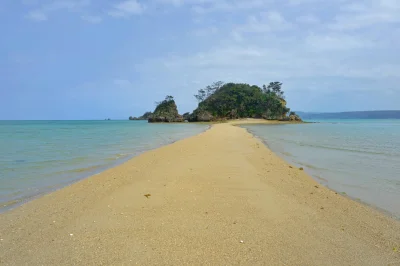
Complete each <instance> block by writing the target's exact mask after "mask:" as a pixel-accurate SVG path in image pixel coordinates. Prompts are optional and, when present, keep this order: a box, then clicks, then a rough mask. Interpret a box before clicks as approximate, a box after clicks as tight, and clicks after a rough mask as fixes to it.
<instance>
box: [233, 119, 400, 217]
mask: <svg viewBox="0 0 400 266" xmlns="http://www.w3.org/2000/svg"><path fill="white" fill-rule="evenodd" d="M311 123H312V122H311ZM315 123H319V122H315ZM262 124H263V123H261V124H259V125H262ZM277 124H278V123H277ZM254 125H255V124H254ZM237 126H240V124H238V125H237ZM243 128H244V129H245V130H246V131H247V132H248V133H249V134H251V135H252V136H254V137H255V138H256V139H258V140H259V141H260V142H262V143H263V144H264V145H265V146H266V147H267V148H268V149H269V150H271V151H272V149H271V147H270V146H269V145H268V143H267V141H266V140H263V139H262V138H260V137H259V136H257V135H256V134H255V133H253V132H252V131H250V130H249V129H247V128H245V127H243ZM273 152H274V151H273ZM274 154H275V155H276V156H278V157H279V158H281V159H282V160H284V161H285V162H286V163H288V164H289V165H291V166H295V167H297V168H298V166H296V163H295V162H293V161H291V160H290V159H289V157H285V156H283V155H280V154H279V153H277V152H274ZM301 167H303V168H304V172H305V173H307V174H308V175H309V176H310V177H311V178H312V179H313V180H314V181H315V182H317V183H318V184H320V185H321V186H324V187H325V188H327V189H329V190H331V191H333V192H335V193H338V194H340V195H341V196H342V197H345V198H348V199H349V200H352V201H355V202H358V203H361V204H363V205H365V206H367V207H369V208H372V209H374V210H376V211H379V212H380V213H382V214H383V215H386V216H387V217H390V218H392V219H394V220H397V221H400V216H396V215H395V214H394V213H392V212H390V211H388V210H386V209H384V208H381V207H378V206H376V205H374V204H372V203H367V202H365V201H363V200H361V199H360V198H356V197H353V196H351V195H349V194H347V193H343V192H341V191H339V190H335V189H333V188H332V187H330V186H329V185H328V184H324V183H323V182H327V180H326V179H324V178H322V177H319V176H316V175H314V174H313V172H312V170H309V168H310V166H307V165H301Z"/></svg>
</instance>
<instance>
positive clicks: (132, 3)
mask: <svg viewBox="0 0 400 266" xmlns="http://www.w3.org/2000/svg"><path fill="white" fill-rule="evenodd" d="M143 11H144V6H143V5H142V4H140V3H139V2H138V1H136V0H126V1H123V2H120V3H118V4H116V5H114V7H113V9H112V10H111V11H110V12H108V14H109V15H110V16H113V17H129V16H132V15H138V14H141V13H142V12H143Z"/></svg>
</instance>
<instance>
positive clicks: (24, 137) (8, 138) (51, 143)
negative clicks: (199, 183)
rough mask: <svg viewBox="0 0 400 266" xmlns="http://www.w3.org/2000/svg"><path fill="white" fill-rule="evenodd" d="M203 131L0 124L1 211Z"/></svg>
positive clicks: (134, 125) (125, 124)
mask: <svg viewBox="0 0 400 266" xmlns="http://www.w3.org/2000/svg"><path fill="white" fill-rule="evenodd" d="M207 127H208V126H207V125H198V124H149V123H147V122H146V121H0V210H2V209H3V210H4V209H6V208H10V207H12V206H14V205H15V204H18V203H20V202H23V201H25V200H27V199H29V198H32V197H34V196H36V195H40V194H42V193H45V192H48V191H51V190H54V189H57V188H60V187H63V186H65V185H68V184H71V183H73V182H74V181H76V180H79V179H81V178H84V177H87V176H89V175H92V174H95V173H98V172H101V171H102V170H105V169H106V168H109V167H112V166H115V165H116V164H119V163H121V162H123V161H125V160H127V159H129V158H131V157H133V156H135V155H137V154H140V153H142V152H144V151H147V150H150V149H154V148H157V147H160V146H162V145H166V144H168V143H172V142H174V141H176V140H179V139H183V138H185V137H188V136H192V135H196V134H198V133H200V132H202V131H204V130H206V129H207Z"/></svg>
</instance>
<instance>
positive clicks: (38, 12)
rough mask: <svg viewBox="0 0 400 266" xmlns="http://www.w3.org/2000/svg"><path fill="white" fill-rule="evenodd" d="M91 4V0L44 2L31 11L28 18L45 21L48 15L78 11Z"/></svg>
mask: <svg viewBox="0 0 400 266" xmlns="http://www.w3.org/2000/svg"><path fill="white" fill-rule="evenodd" d="M26 4H27V5H32V4H33V3H32V2H27V3H26ZM89 5H90V0H58V1H53V2H51V3H49V4H44V5H42V6H41V7H39V8H37V9H33V10H31V11H29V13H28V15H27V16H26V18H28V19H32V20H35V21H45V20H48V17H49V16H50V15H51V14H52V13H54V12H57V11H60V10H67V11H69V12H78V11H80V10H82V8H84V7H87V6H89Z"/></svg>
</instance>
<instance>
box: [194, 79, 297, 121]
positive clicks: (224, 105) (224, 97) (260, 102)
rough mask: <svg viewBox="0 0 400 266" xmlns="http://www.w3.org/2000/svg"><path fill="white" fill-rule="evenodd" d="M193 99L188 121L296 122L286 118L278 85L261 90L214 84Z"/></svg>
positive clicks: (286, 108)
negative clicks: (256, 120) (195, 106)
mask: <svg viewBox="0 0 400 266" xmlns="http://www.w3.org/2000/svg"><path fill="white" fill-rule="evenodd" d="M194 96H195V98H196V99H197V100H198V101H199V105H198V107H197V109H196V110H194V111H193V113H192V115H191V116H190V118H189V121H211V120H221V119H238V118H264V119H270V120H296V121H300V118H299V117H298V116H297V115H296V114H295V113H294V112H292V113H290V115H289V116H287V114H288V112H289V111H290V109H289V108H288V107H286V101H285V96H284V92H283V90H282V83H280V82H271V83H269V84H268V86H266V85H263V86H262V88H260V87H258V86H256V85H249V84H244V83H226V84H224V83H223V82H221V81H218V82H215V83H213V84H212V85H210V86H207V87H206V88H204V89H200V90H199V91H198V93H197V94H196V95H194Z"/></svg>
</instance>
